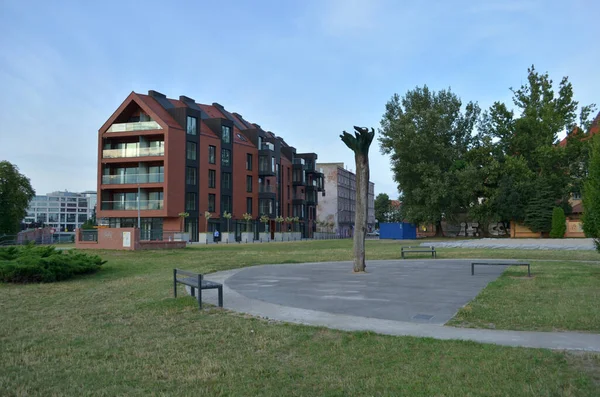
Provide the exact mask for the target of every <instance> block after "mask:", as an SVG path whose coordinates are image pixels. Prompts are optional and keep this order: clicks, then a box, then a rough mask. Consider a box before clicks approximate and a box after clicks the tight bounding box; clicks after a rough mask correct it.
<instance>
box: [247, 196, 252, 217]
mask: <svg viewBox="0 0 600 397" xmlns="http://www.w3.org/2000/svg"><path fill="white" fill-rule="evenodd" d="M246 212H247V213H249V214H252V197H246Z"/></svg>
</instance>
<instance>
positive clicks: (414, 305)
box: [226, 260, 510, 324]
mask: <svg viewBox="0 0 600 397" xmlns="http://www.w3.org/2000/svg"><path fill="white" fill-rule="evenodd" d="M503 262H504V261H503ZM506 262H510V261H506ZM470 263H471V261H467V260H444V261H432V260H420V261H419V260H403V261H369V262H368V265H367V273H366V274H353V273H352V263H350V262H329V263H308V264H301V265H300V264H289V265H275V266H273V265H265V266H255V267H251V268H246V269H243V270H241V271H240V272H238V273H236V274H235V275H233V276H231V277H230V278H229V279H227V281H226V284H227V286H228V287H229V288H231V289H233V290H235V291H236V292H238V293H239V294H241V295H243V296H246V297H248V298H251V299H257V300H260V301H264V302H270V303H275V304H278V305H283V306H287V307H294V308H300V309H310V310H318V311H322V312H327V313H337V314H348V315H353V316H361V317H371V318H378V319H384V320H396V321H409V322H416V323H428V324H444V323H445V322H447V321H448V320H449V319H451V318H452V317H453V316H454V314H455V313H456V311H457V310H458V309H460V308H461V307H462V306H464V305H465V304H466V303H468V302H469V301H471V300H472V299H473V298H475V296H477V294H478V293H479V291H481V290H482V289H483V288H484V287H485V286H486V285H487V284H488V283H489V282H490V281H493V280H495V279H496V278H497V277H498V276H499V275H500V274H501V273H502V272H503V271H504V269H505V266H480V267H477V268H476V271H475V276H471V267H470Z"/></svg>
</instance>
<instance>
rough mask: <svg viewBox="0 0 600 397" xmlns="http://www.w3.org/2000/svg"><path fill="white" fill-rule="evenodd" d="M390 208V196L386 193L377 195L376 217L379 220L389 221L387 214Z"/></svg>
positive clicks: (380, 221) (381, 221)
mask: <svg viewBox="0 0 600 397" xmlns="http://www.w3.org/2000/svg"><path fill="white" fill-rule="evenodd" d="M390 208H391V204H390V196H388V195H387V194H386V193H379V194H378V195H377V197H375V219H377V222H379V223H383V222H387V221H388V220H387V217H388V215H387V214H388V213H389V212H390Z"/></svg>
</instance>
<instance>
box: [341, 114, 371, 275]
mask: <svg viewBox="0 0 600 397" xmlns="http://www.w3.org/2000/svg"><path fill="white" fill-rule="evenodd" d="M354 130H355V131H356V132H355V133H354V136H352V135H351V134H348V133H347V132H346V131H343V133H342V135H340V138H341V139H342V142H344V143H345V144H346V146H348V148H350V149H351V150H352V151H353V152H354V160H355V163H356V211H355V213H354V214H355V215H354V272H357V273H362V272H364V271H365V268H366V264H365V236H366V234H367V202H368V198H369V148H370V147H371V142H373V138H374V137H375V130H374V129H373V128H371V131H369V129H368V128H365V127H356V126H355V127H354Z"/></svg>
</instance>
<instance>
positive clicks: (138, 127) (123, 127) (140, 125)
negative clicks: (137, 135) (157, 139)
mask: <svg viewBox="0 0 600 397" xmlns="http://www.w3.org/2000/svg"><path fill="white" fill-rule="evenodd" d="M148 130H162V127H161V126H160V125H159V124H158V123H157V122H156V121H138V122H135V123H115V124H113V125H111V126H110V128H109V129H108V130H106V132H130V131H148Z"/></svg>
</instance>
